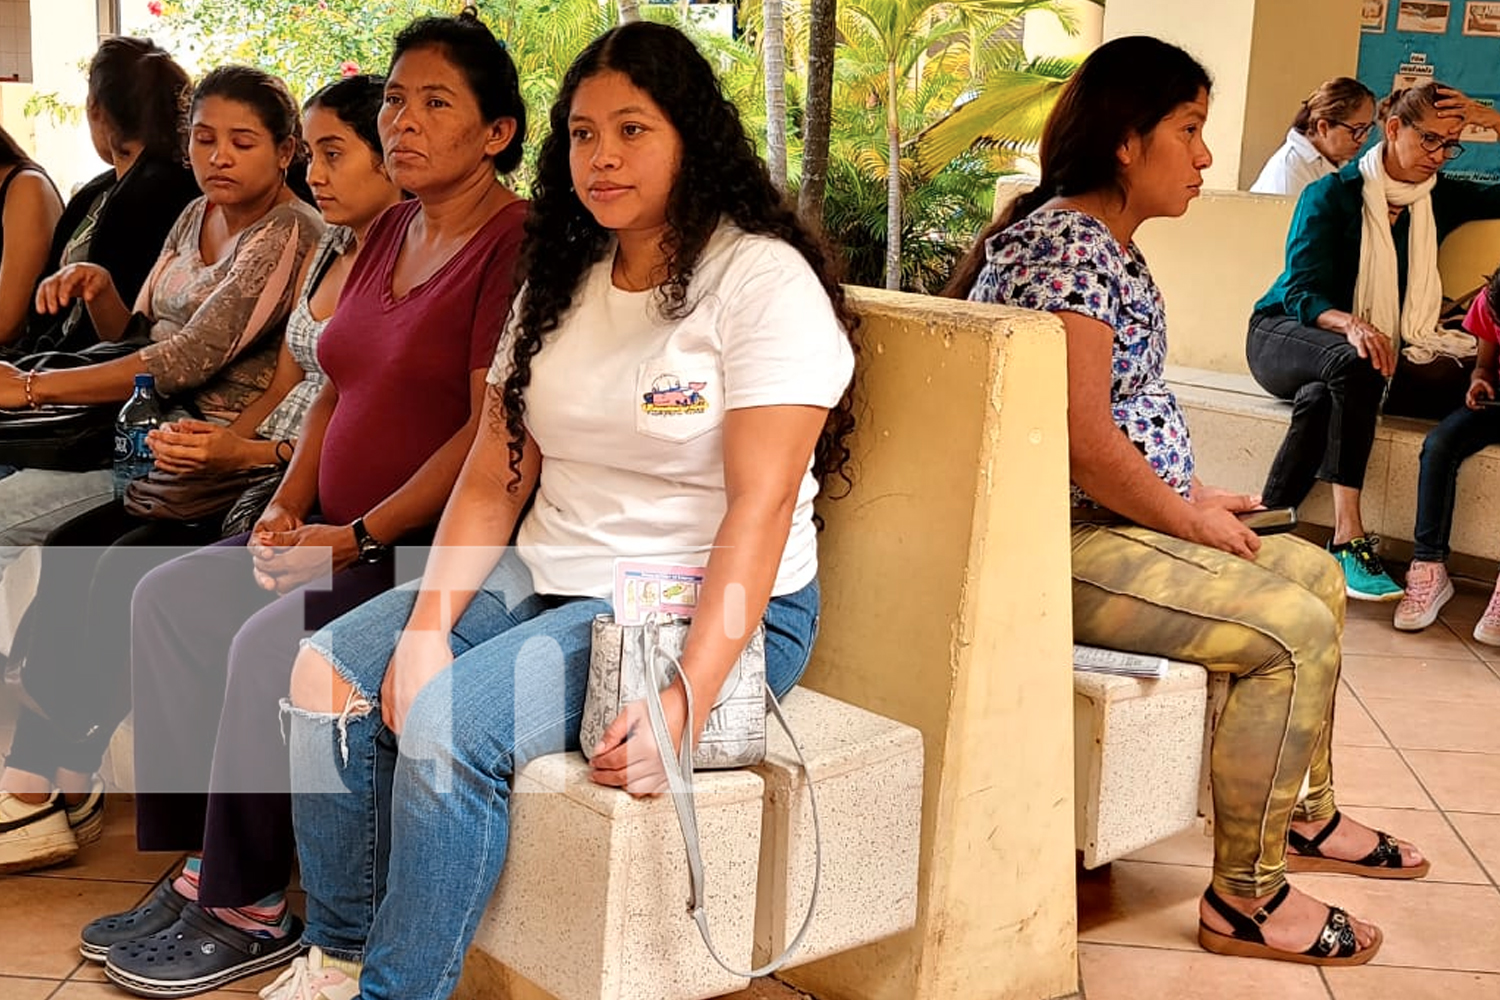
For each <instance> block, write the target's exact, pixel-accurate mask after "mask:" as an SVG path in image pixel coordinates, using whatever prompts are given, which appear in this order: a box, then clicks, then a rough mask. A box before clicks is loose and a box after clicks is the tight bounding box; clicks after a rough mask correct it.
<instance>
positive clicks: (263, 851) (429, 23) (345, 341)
mask: <svg viewBox="0 0 1500 1000" xmlns="http://www.w3.org/2000/svg"><path fill="white" fill-rule="evenodd" d="M525 116H526V112H525V106H524V104H523V103H522V101H521V96H520V89H519V83H518V79H517V75H516V70H515V66H514V64H513V63H512V62H511V60H510V57H509V55H508V54H507V53H506V52H505V49H504V47H503V45H501V44H500V43H498V42H497V41H496V40H495V38H494V36H493V35H491V34H490V32H489V30H488V29H487V28H486V27H485V26H484V25H483V24H481V23H480V22H479V21H478V20H477V18H475V17H474V16H473V15H472V14H470V13H467V12H466V13H465V14H464V15H462V16H460V17H442V18H424V19H421V20H418V21H416V22H414V23H413V24H411V25H410V26H408V27H407V28H406V29H405V30H403V31H402V32H401V33H400V34H399V35H398V36H397V38H396V45H395V51H394V55H393V57H392V61H391V66H390V73H389V77H388V80H387V83H386V92H385V106H384V108H383V110H382V111H381V114H380V137H381V140H382V142H383V144H384V147H385V165H386V169H387V170H388V171H389V173H390V175H391V177H392V179H393V180H394V181H395V182H396V183H397V184H398V185H399V186H400V187H401V188H403V189H404V190H406V191H409V192H411V193H412V195H413V196H414V197H413V200H411V201H409V202H404V203H402V204H399V205H397V206H395V207H394V208H392V209H390V210H389V211H387V212H386V214H385V215H383V216H381V217H380V219H379V220H377V221H376V222H375V224H374V225H373V226H372V227H371V229H370V233H369V236H368V238H367V241H366V244H365V247H364V249H363V251H362V252H361V254H360V256H359V259H358V261H357V262H356V263H355V266H354V270H353V271H352V272H351V273H350V275H349V278H348V281H347V283H346V284H345V287H344V291H343V295H342V297H341V298H340V300H339V304H338V308H337V310H336V311H335V313H334V315H333V318H332V319H331V320H330V322H329V325H328V327H327V329H326V331H325V332H324V334H323V337H322V339H321V340H320V342H319V348H318V357H319V360H320V362H321V363H322V366H323V368H324V369H325V370H326V371H327V373H328V378H329V381H328V384H327V385H326V386H325V387H324V389H323V390H322V392H321V393H320V395H319V396H318V398H317V399H316V400H315V401H314V403H313V404H312V407H311V408H310V409H309V411H308V414H307V417H306V421H305V423H304V424H303V428H302V434H301V437H300V441H299V444H298V447H297V449H296V452H295V455H294V457H293V459H292V462H291V465H290V467H289V468H288V470H287V473H286V477H285V479H284V480H283V482H282V484H281V487H280V488H279V489H278V490H277V493H276V495H275V497H273V498H272V500H271V502H270V504H269V506H268V507H267V509H266V511H265V514H264V515H263V516H262V517H261V519H260V522H259V523H258V524H257V525H256V527H255V530H254V531H253V532H251V533H250V535H248V536H241V537H239V538H238V539H230V540H227V541H226V542H225V543H223V544H222V545H220V546H215V547H212V548H208V549H204V550H201V551H199V552H196V553H193V554H191V555H188V556H184V557H182V558H179V559H177V560H174V561H173V562H170V563H168V564H166V565H165V566H162V567H161V568H160V569H158V570H155V571H153V572H152V573H151V574H150V575H148V576H147V577H146V578H145V579H144V580H142V582H141V583H140V585H139V586H138V587H137V588H136V591H135V601H134V611H133V620H132V629H131V653H132V663H133V671H134V676H133V682H134V709H135V732H136V783H137V786H138V789H139V794H138V797H137V801H136V810H137V835H138V839H139V841H140V846H141V848H142V849H144V850H178V851H181V850H187V851H201V852H202V857H201V863H200V864H201V868H199V870H198V871H197V872H196V873H195V874H196V875H197V882H196V885H193V884H192V883H193V880H192V879H184V878H179V879H177V880H176V881H175V883H174V881H173V880H172V879H167V880H164V881H163V882H162V884H161V885H160V886H159V887H158V889H157V891H156V893H155V894H154V895H153V897H152V899H151V900H150V901H148V902H147V903H146V904H145V905H144V906H142V907H139V908H137V909H136V910H134V911H131V912H130V913H127V914H121V915H118V916H113V917H106V918H103V919H102V920H99V921H96V922H95V923H93V924H91V925H90V926H89V927H87V928H85V930H84V953H85V954H86V955H91V957H96V958H104V959H105V963H106V964H105V973H106V975H108V976H109V978H110V979H111V980H113V981H114V982H115V983H117V984H119V985H121V986H124V987H125V988H126V989H128V990H130V991H132V992H136V993H139V994H141V995H146V996H153V995H155V996H161V995H176V994H178V993H180V992H181V991H182V990H183V989H184V988H185V987H191V988H192V989H193V990H194V992H197V991H199V990H203V989H209V988H212V987H213V986H217V985H219V984H221V983H225V982H228V981H230V980H232V979H236V978H239V977H241V976H244V975H248V974H250V973H252V972H255V971H258V970H260V969H264V968H268V967H270V966H272V965H277V964H280V963H281V962H283V961H286V960H288V959H290V958H291V957H292V956H293V955H295V954H296V953H297V950H298V945H297V941H298V938H299V936H300V933H301V924H300V922H299V921H298V920H297V919H296V918H295V917H293V916H291V915H289V914H287V912H286V904H285V899H284V897H283V890H284V889H285V887H286V884H287V882H288V879H289V877H290V874H291V862H292V852H293V842H292V828H291V816H290V808H291V806H290V799H289V797H288V796H287V794H286V786H287V760H286V746H285V744H284V743H283V741H282V738H281V728H280V721H279V718H278V712H279V703H280V699H281V698H282V697H283V696H284V695H285V693H286V691H287V686H288V679H289V676H290V673H291V667H292V662H293V660H294V658H295V656H296V652H297V646H298V642H299V640H300V639H301V638H302V637H303V636H304V635H306V634H307V631H308V629H310V628H316V627H318V626H320V625H321V624H323V623H325V622H327V621H329V620H331V619H332V618H334V617H335V616H337V615H339V614H341V613H343V612H344V611H347V610H348V609H350V608H353V607H355V606H356V605H358V604H360V603H362V602H364V601H365V600H366V599H368V598H370V597H372V596H374V595H375V594H377V593H380V592H381V591H384V590H386V589H388V588H390V587H391V586H392V585H393V584H394V583H395V582H397V581H398V580H402V579H406V578H408V577H412V576H415V575H416V574H417V573H418V572H419V571H420V568H421V560H420V559H410V560H401V562H402V564H403V565H401V566H398V565H397V559H396V558H395V554H394V546H395V545H397V544H410V543H421V542H424V541H426V540H428V539H429V538H430V536H431V529H432V526H433V525H434V524H435V523H436V521H437V518H438V515H439V514H440V513H441V511H442V506H443V502H444V500H445V499H446V498H447V496H448V493H449V492H450V491H451V489H452V487H453V482H454V479H455V478H456V477H457V475H458V470H459V467H460V466H461V465H462V463H463V460H464V456H465V455H466V454H467V453H468V449H469V444H470V442H471V441H472V440H473V438H474V434H475V431H476V429H477V427H478V422H479V420H481V419H483V417H482V409H481V401H482V398H483V395H484V388H485V372H486V370H487V369H488V367H489V364H490V362H491V360H492V358H493V357H494V351H495V344H496V341H497V340H498V337H499V334H500V330H501V327H502V324H503V323H504V320H505V316H506V312H507V310H508V309H509V303H510V296H511V291H512V271H513V268H514V263H515V259H516V255H517V252H518V250H519V248H520V243H521V238H522V221H523V219H524V217H525V212H526V206H525V203H524V202H523V201H521V200H520V199H518V198H517V197H516V195H515V194H514V193H512V192H511V191H510V190H509V189H507V188H506V187H505V186H504V185H503V184H502V183H501V182H500V180H499V177H500V175H503V174H506V173H509V172H510V171H512V170H514V169H515V167H516V166H517V165H519V163H520V161H521V152H522V148H521V144H522V140H523V138H524V136H525V131H526V117H525ZM247 543H248V544H247ZM408 563H409V566H408V565H407V564H408ZM216 735H217V743H216V742H215V737H216ZM205 789H206V790H207V791H206V793H205V791H204V790H205ZM172 793H187V794H172ZM192 864H193V862H190V865H192ZM194 889H196V896H197V898H196V900H194V899H191V898H189V897H190V896H191V895H193V891H192V890H194ZM210 945H211V947H210Z"/></svg>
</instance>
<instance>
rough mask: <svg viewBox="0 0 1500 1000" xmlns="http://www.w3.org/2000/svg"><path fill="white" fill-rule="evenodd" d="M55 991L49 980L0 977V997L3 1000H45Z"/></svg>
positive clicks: (52, 983)
mask: <svg viewBox="0 0 1500 1000" xmlns="http://www.w3.org/2000/svg"><path fill="white" fill-rule="evenodd" d="M55 989H57V983H56V981H54V980H51V979H18V978H16V977H14V976H0V997H4V998H5V1000H46V998H47V997H49V996H51V995H52V991H53V990H55Z"/></svg>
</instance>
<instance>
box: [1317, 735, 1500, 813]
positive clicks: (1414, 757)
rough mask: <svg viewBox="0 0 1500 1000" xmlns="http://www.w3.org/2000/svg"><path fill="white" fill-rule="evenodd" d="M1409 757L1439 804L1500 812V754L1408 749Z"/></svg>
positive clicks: (1482, 811)
mask: <svg viewBox="0 0 1500 1000" xmlns="http://www.w3.org/2000/svg"><path fill="white" fill-rule="evenodd" d="M1406 759H1407V760H1408V761H1410V762H1411V768H1412V770H1413V771H1414V772H1416V775H1417V777H1419V778H1421V779H1422V783H1423V784H1424V785H1426V786H1427V789H1428V790H1429V791H1430V792H1431V793H1432V797H1433V798H1434V799H1435V800H1437V805H1438V808H1440V809H1444V810H1451V811H1455V812H1479V813H1500V754H1487V753H1452V752H1449V751H1444V750H1408V751H1406ZM1335 766H1337V765H1335ZM1335 773H1337V772H1335Z"/></svg>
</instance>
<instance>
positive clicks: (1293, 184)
mask: <svg viewBox="0 0 1500 1000" xmlns="http://www.w3.org/2000/svg"><path fill="white" fill-rule="evenodd" d="M1336 170H1338V167H1336V166H1334V165H1333V163H1332V161H1330V160H1329V159H1328V157H1326V156H1324V155H1323V154H1322V153H1320V152H1318V147H1316V146H1314V145H1313V144H1312V141H1311V140H1310V139H1308V138H1307V136H1305V135H1303V134H1302V133H1301V132H1298V131H1297V130H1296V129H1292V130H1291V131H1289V132H1288V133H1287V134H1286V142H1284V143H1282V144H1281V148H1280V149H1278V150H1276V152H1274V153H1272V154H1271V158H1270V159H1269V160H1267V161H1266V165H1265V166H1264V167H1263V168H1262V169H1261V172H1260V176H1259V177H1257V178H1256V179H1255V183H1254V184H1252V185H1250V190H1251V191H1253V192H1255V193H1256V194H1289V195H1291V196H1292V197H1293V198H1295V197H1297V196H1298V195H1300V194H1302V189H1303V188H1305V187H1307V186H1308V185H1309V184H1311V183H1312V182H1313V181H1315V180H1318V179H1319V178H1320V177H1327V176H1328V175H1329V174H1331V173H1333V172H1334V171H1336Z"/></svg>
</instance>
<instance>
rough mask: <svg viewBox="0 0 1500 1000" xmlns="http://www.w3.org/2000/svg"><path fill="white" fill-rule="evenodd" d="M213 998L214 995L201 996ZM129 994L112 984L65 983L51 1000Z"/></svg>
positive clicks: (118, 999) (107, 999)
mask: <svg viewBox="0 0 1500 1000" xmlns="http://www.w3.org/2000/svg"><path fill="white" fill-rule="evenodd" d="M203 995H205V996H213V995H214V994H212V993H209V994H203ZM129 996H130V994H128V993H125V992H123V991H122V990H121V989H120V988H119V987H118V986H115V985H114V984H112V983H80V982H67V983H64V984H63V987H62V989H60V990H58V991H57V994H56V996H55V997H53V1000H128V997H129Z"/></svg>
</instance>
